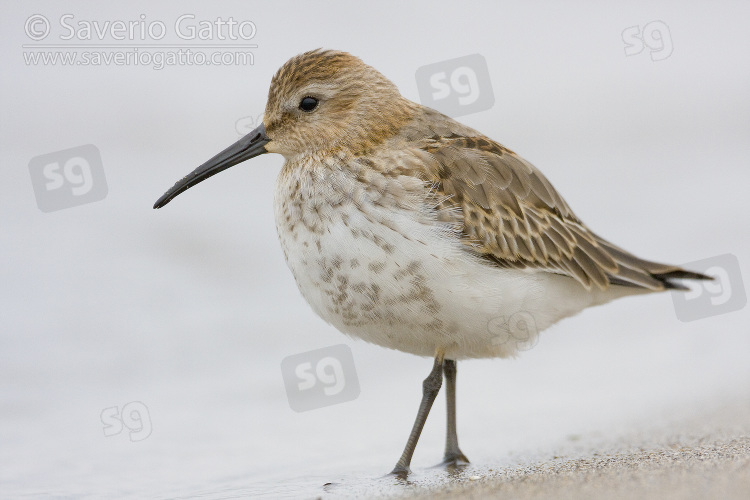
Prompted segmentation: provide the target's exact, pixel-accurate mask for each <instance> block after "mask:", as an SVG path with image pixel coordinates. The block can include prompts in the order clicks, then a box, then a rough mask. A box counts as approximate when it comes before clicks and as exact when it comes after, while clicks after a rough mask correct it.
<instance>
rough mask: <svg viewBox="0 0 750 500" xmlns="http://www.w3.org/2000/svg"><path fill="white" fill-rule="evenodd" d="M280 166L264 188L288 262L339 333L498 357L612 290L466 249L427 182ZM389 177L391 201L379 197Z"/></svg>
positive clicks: (421, 350)
mask: <svg viewBox="0 0 750 500" xmlns="http://www.w3.org/2000/svg"><path fill="white" fill-rule="evenodd" d="M288 167H289V165H287V166H285V168H284V170H282V173H281V174H280V176H279V179H278V182H277V186H276V193H275V195H276V196H275V215H276V227H277V230H278V233H279V239H280V241H281V246H282V248H283V250H284V255H285V257H286V261H287V264H288V265H289V268H290V269H291V271H292V274H293V275H294V278H295V280H296V281H297V285H298V287H299V290H300V292H301V293H302V295H303V296H304V297H305V299H306V300H307V302H308V303H309V304H310V306H311V307H312V308H313V310H314V311H315V312H316V313H317V314H318V315H319V316H320V317H321V318H323V319H324V320H326V321H327V322H329V323H331V324H332V325H334V326H335V327H336V328H338V329H339V330H340V331H342V332H344V333H346V334H348V335H351V336H354V337H358V338H361V339H363V340H366V341H368V342H372V343H374V344H378V345H381V346H384V347H388V348H391V349H397V350H400V351H404V352H409V353H413V354H417V355H422V356H434V355H435V353H436V352H437V351H438V350H442V351H443V352H445V355H446V357H447V358H450V359H462V358H480V357H506V356H511V355H514V354H516V353H517V352H518V351H519V350H524V349H527V348H529V347H531V346H532V345H534V344H535V343H536V340H537V337H538V333H539V332H540V331H541V330H543V329H545V328H547V327H548V326H549V325H551V324H553V323H555V322H556V321H558V320H560V319H562V318H564V317H567V316H570V315H573V314H576V313H578V312H579V311H580V310H582V309H583V308H585V307H587V306H590V305H595V304H599V303H603V302H606V301H608V300H611V299H612V298H614V297H615V295H612V294H608V293H607V292H587V291H586V290H585V289H584V288H583V287H582V286H580V285H579V284H578V283H577V282H575V281H574V280H572V279H570V278H568V277H565V276H558V275H555V274H551V273H548V272H542V271H536V272H530V271H525V270H509V269H501V268H497V267H494V266H491V265H489V264H487V263H485V261H483V260H481V259H479V258H477V257H475V256H473V255H472V254H471V253H470V252H468V251H467V247H466V246H465V244H463V243H461V242H460V241H459V239H458V234H456V232H455V230H454V229H452V228H451V227H449V226H448V225H446V224H444V223H443V224H441V223H438V222H436V220H435V217H434V214H432V213H431V210H430V207H429V206H428V205H427V203H426V201H425V196H426V193H427V189H426V187H425V186H422V185H420V186H418V187H417V186H415V185H414V184H413V183H414V182H415V180H414V179H412V178H401V179H393V178H388V179H385V178H380V179H373V178H370V179H369V181H370V182H369V183H368V184H367V185H364V184H362V183H361V182H359V181H357V180H356V179H355V176H354V175H353V174H352V173H351V172H350V171H349V170H347V169H345V168H331V167H330V166H323V165H313V164H310V165H307V166H304V167H300V166H296V167H295V168H294V169H293V170H292V169H291V168H288ZM372 182H375V183H376V184H377V183H380V184H379V189H377V190H373V189H372V185H373V184H372ZM393 182H399V183H400V184H401V186H397V187H398V189H395V192H397V193H398V196H397V197H392V196H391V197H389V195H388V193H389V192H393V191H394V189H393V188H394V186H393V185H392V184H391V185H390V186H389V184H388V183H393ZM368 188H369V189H368ZM405 193H406V194H405Z"/></svg>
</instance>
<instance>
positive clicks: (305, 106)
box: [299, 96, 318, 112]
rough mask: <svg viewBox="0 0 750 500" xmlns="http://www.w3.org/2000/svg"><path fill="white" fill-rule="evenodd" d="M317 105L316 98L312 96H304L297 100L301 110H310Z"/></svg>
mask: <svg viewBox="0 0 750 500" xmlns="http://www.w3.org/2000/svg"><path fill="white" fill-rule="evenodd" d="M317 107H318V100H317V99H316V98H314V97H309V96H308V97H304V98H303V99H302V100H301V101H300V102H299V109H301V110H302V111H307V112H310V111H312V110H314V109H315V108H317Z"/></svg>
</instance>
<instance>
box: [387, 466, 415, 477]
mask: <svg viewBox="0 0 750 500" xmlns="http://www.w3.org/2000/svg"><path fill="white" fill-rule="evenodd" d="M409 474H411V469H410V468H409V467H408V466H405V465H401V464H396V466H395V467H394V468H393V470H392V471H391V472H390V474H388V475H389V476H394V477H396V478H398V479H406V478H407V477H408V476H409Z"/></svg>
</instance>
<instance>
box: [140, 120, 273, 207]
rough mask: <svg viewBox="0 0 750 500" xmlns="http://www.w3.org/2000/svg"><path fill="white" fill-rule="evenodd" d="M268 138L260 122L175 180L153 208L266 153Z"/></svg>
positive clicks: (161, 205)
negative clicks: (232, 142)
mask: <svg viewBox="0 0 750 500" xmlns="http://www.w3.org/2000/svg"><path fill="white" fill-rule="evenodd" d="M270 140H271V139H269V138H268V136H267V135H266V127H265V125H264V124H263V123H261V124H260V126H259V127H258V128H256V129H255V130H253V131H252V132H250V133H249V134H247V135H246V136H244V137H243V138H242V139H240V140H239V141H237V142H235V143H234V144H232V145H231V146H229V147H228V148H226V149H225V150H224V151H222V152H221V153H219V154H217V155H216V156H214V157H213V158H211V159H210V160H208V161H207V162H205V163H204V164H203V165H201V166H199V167H198V168H196V169H195V170H193V171H192V172H190V173H189V174H188V175H186V176H185V177H183V178H182V179H180V180H179V181H177V182H176V183H175V185H174V186H172V187H171V188H169V190H168V191H167V192H166V193H164V194H163V195H162V196H161V197H160V198H159V199H158V200H156V203H154V208H155V209H156V208H161V207H163V206H164V205H166V204H167V203H169V202H170V201H172V199H173V198H174V197H176V196H177V195H179V194H180V193H182V192H183V191H187V190H188V189H190V188H191V187H193V186H195V185H196V184H198V183H200V182H203V181H204V180H206V179H208V178H209V177H211V176H212V175H216V174H218V173H219V172H221V171H223V170H226V169H228V168H229V167H233V166H234V165H237V164H238V163H242V162H243V161H245V160H249V159H250V158H254V157H256V156H260V155H262V154H265V153H267V152H268V151H267V150H266V148H265V145H266V144H268V143H269V142H270Z"/></svg>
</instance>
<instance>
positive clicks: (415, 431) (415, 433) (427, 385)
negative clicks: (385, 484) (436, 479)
mask: <svg viewBox="0 0 750 500" xmlns="http://www.w3.org/2000/svg"><path fill="white" fill-rule="evenodd" d="M441 385H443V355H442V354H440V353H439V354H438V355H437V356H435V364H434V365H433V367H432V371H431V372H430V374H429V375H428V376H427V378H426V379H424V382H422V402H421V403H420V404H419V411H418V412H417V418H416V419H415V420H414V426H413V427H412V428H411V433H410V434H409V439H408V440H407V441H406V447H405V448H404V452H403V453H402V454H401V458H399V459H398V462H397V463H396V467H394V468H393V470H392V471H391V474H396V475H398V476H405V475H406V474H408V473H409V472H410V470H409V465H410V464H411V457H412V455H413V454H414V448H416V447H417V441H419V435H420V434H421V433H422V428H423V427H424V423H425V421H426V420H427V415H429V413H430V408H432V403H434V402H435V398H436V397H437V395H438V392H440V386H441Z"/></svg>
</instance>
